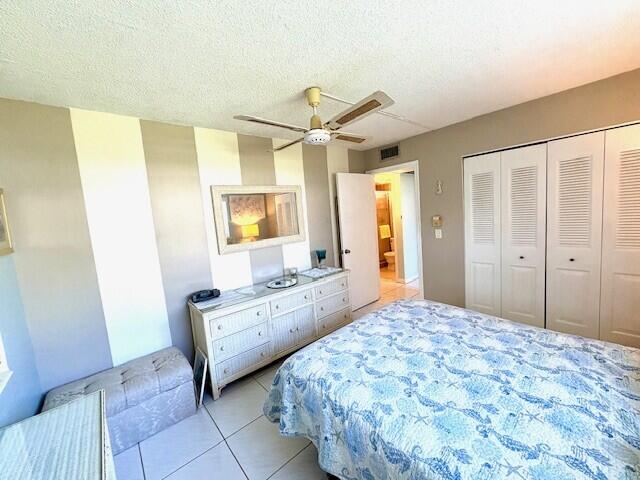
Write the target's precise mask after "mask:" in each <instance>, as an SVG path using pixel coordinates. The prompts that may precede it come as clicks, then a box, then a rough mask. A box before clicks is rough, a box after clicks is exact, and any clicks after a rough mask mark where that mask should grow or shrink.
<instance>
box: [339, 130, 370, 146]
mask: <svg viewBox="0 0 640 480" xmlns="http://www.w3.org/2000/svg"><path fill="white" fill-rule="evenodd" d="M332 135H333V138H334V139H336V140H342V141H343V142H353V143H362V142H364V141H366V140H367V138H366V137H361V136H360V135H355V134H353V133H347V132H340V131H338V132H334V133H333V134H332Z"/></svg>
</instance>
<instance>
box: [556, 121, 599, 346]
mask: <svg viewBox="0 0 640 480" xmlns="http://www.w3.org/2000/svg"><path fill="white" fill-rule="evenodd" d="M603 168H604V132H596V133H592V134H588V135H579V136H576V137H570V138H564V139H561V140H556V141H553V142H549V144H548V159H547V295H546V304H547V309H546V320H547V327H548V328H551V329H553V330H558V331H562V332H566V333H572V334H576V335H582V336H585V337H592V338H598V334H599V333H598V326H599V316H600V313H599V312H600V263H601V262H600V260H601V248H600V247H601V230H602V182H603Z"/></svg>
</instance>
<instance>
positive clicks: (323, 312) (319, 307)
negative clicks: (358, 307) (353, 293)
mask: <svg viewBox="0 0 640 480" xmlns="http://www.w3.org/2000/svg"><path fill="white" fill-rule="evenodd" d="M348 306H349V292H347V291H346V290H345V291H343V292H342V293H338V294H337V295H333V296H331V297H327V298H323V299H322V300H318V302H317V303H316V313H317V314H318V318H324V317H326V316H327V315H331V314H332V313H335V312H337V311H338V310H342V309H343V308H345V307H348Z"/></svg>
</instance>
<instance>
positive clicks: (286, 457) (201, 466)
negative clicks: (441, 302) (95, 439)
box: [115, 279, 420, 480]
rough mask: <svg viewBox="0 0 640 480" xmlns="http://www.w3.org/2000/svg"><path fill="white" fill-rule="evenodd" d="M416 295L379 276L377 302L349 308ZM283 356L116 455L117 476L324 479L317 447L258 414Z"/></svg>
mask: <svg viewBox="0 0 640 480" xmlns="http://www.w3.org/2000/svg"><path fill="white" fill-rule="evenodd" d="M419 295H420V288H419V286H418V285H417V282H414V283H411V284H406V285H403V284H399V283H396V282H394V281H392V280H386V279H381V284H380V300H378V301H377V302H375V303H372V304H370V305H367V306H365V307H363V308H361V309H360V310H356V311H355V312H353V317H354V319H355V318H359V317H361V316H362V315H364V314H366V313H369V312H372V311H374V310H376V309H378V308H380V307H382V306H383V305H385V304H387V303H390V302H392V301H394V300H398V299H403V298H414V297H416V296H419ZM281 364H282V360H280V361H278V362H276V363H274V364H272V365H270V366H268V367H266V368H264V369H262V370H259V371H258V372H256V373H255V374H254V375H250V376H247V377H246V378H244V379H242V380H238V381H236V382H234V383H233V384H231V385H229V386H228V387H226V388H225V389H224V390H223V391H222V396H221V397H220V399H219V400H217V401H215V402H214V401H213V399H212V398H211V397H207V400H206V401H205V406H204V407H203V408H201V409H200V410H199V411H198V413H197V414H196V415H194V416H192V417H190V418H187V419H186V420H183V421H182V422H180V423H178V424H176V425H174V426H172V427H170V428H168V429H166V430H164V431H162V432H160V433H158V434H157V435H154V436H153V437H151V438H148V439H147V440H144V441H143V442H141V443H140V444H138V445H136V446H134V447H132V448H130V449H129V450H127V451H125V452H122V453H120V454H119V455H117V456H116V457H115V463H116V473H117V478H118V480H160V479H165V478H166V479H170V480H178V479H180V480H186V479H188V480H200V479H214V480H217V479H219V480H236V479H241V480H246V479H249V480H266V479H271V480H285V479H286V480H316V479H317V480H326V478H327V476H326V474H325V473H324V472H323V471H322V470H320V468H319V467H318V453H317V451H316V449H315V447H314V446H313V445H312V444H311V443H310V442H309V441H308V440H306V439H303V438H285V437H281V436H280V435H279V433H278V427H277V425H276V424H272V423H271V422H269V421H268V420H267V419H266V418H265V417H264V415H263V414H262V405H263V403H264V401H265V398H266V395H267V391H268V388H269V386H270V385H271V381H272V380H273V376H274V375H275V373H276V370H277V369H278V367H279V366H280V365H281Z"/></svg>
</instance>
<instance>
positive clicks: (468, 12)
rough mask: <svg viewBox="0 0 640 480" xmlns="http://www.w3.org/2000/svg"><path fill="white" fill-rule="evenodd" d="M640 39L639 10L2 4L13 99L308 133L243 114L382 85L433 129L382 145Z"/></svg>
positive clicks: (287, 109) (0, 23) (371, 127)
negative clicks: (312, 92) (244, 118)
mask: <svg viewBox="0 0 640 480" xmlns="http://www.w3.org/2000/svg"><path fill="white" fill-rule="evenodd" d="M638 32H640V1H638V0H628V1H627V0H615V1H609V2H604V1H601V0H597V1H594V0H564V1H558V0H553V1H550V0H537V1H528V2H522V1H520V2H517V1H513V0H493V1H488V0H476V1H469V0H443V1H409V0H406V1H396V2H390V1H380V0H378V1H372V0H366V1H361V0H352V1H349V2H346V1H344V2H343V1H340V2H338V1H336V2H326V1H321V0H320V1H317V0H316V1H313V2H307V1H301V0H297V1H278V2H275V1H240V0H238V1H215V2H212V1H204V0H203V1H195V0H191V1H186V0H183V1H177V0H176V1H149V0H146V1H145V0H139V1H117V0H110V1H106V0H102V1H80V2H70V1H68V0H2V2H0V97H8V98H16V99H23V100H32V101H36V102H41V103H46V104H52V105H61V106H75V107H81V108H87V109H93V110H102V111H109V112H115V113H122V114H129V115H135V116H138V117H142V118H147V119H154V120H162V121H167V122H175V123H182V124H189V125H199V126H208V127H213V128H219V129H224V130H233V131H237V132H241V133H248V134H254V135H262V136H269V137H272V136H278V137H284V138H296V136H297V134H296V133H294V132H287V131H285V130H280V129H277V128H273V127H261V126H258V125H253V124H249V123H244V122H240V121H237V120H234V119H233V118H232V117H233V115H235V114H249V115H257V116H262V117H268V118H272V119H275V120H279V121H283V122H288V123H296V124H301V125H303V126H306V125H307V123H308V118H309V116H310V111H309V108H308V107H307V105H306V103H305V101H304V95H303V91H304V89H305V87H308V86H311V85H319V86H320V87H322V88H323V89H324V90H326V91H328V92H330V93H332V94H334V95H337V96H340V97H343V98H345V99H349V100H352V101H356V100H358V99H360V98H362V97H364V96H365V95H368V94H369V93H371V92H373V91H374V90H378V89H381V90H384V91H385V92H387V93H388V94H389V95H390V96H391V97H392V98H394V99H395V101H396V103H395V105H393V106H392V107H390V108H389V111H390V112H392V113H396V114H399V115H403V116H405V117H407V118H410V119H411V120H414V121H416V122H419V123H421V124H423V125H425V126H426V128H420V127H416V126H413V125H409V124H406V123H402V122H398V121H396V120H393V119H391V118H387V117H383V116H380V115H373V116H370V117H368V118H366V119H364V120H362V121H361V122H358V123H357V124H354V125H353V126H350V127H349V131H352V132H354V133H359V134H362V135H367V136H369V137H371V138H370V140H369V141H367V142H365V143H364V144H362V145H360V146H359V147H357V148H360V149H366V148H371V147H372V146H377V145H383V144H386V143H390V142H393V141H395V140H399V139H401V138H406V137H408V136H411V135H415V134H417V133H420V132H423V131H426V130H428V129H434V128H438V127H442V126H445V125H448V124H451V123H455V122H458V121H461V120H464V119H467V118H471V117H474V116H477V115H480V114H483V113H487V112H490V111H494V110H498V109H500V108H504V107H507V106H510V105H515V104H518V103H521V102H523V101H527V100H531V99H534V98H538V97H541V96H544V95H548V94H551V93H554V92H558V91H561V90H565V89H567V88H571V87H574V86H577V85H581V84H584V83H588V82H591V81H595V80H598V79H601V78H605V77H608V76H611V75H614V74H617V73H621V72H624V71H628V70H632V69H634V68H636V67H638V66H640V34H638ZM343 108H345V105H343V104H340V103H336V102H335V101H332V100H327V99H324V100H323V103H322V105H321V107H320V113H321V115H322V116H323V118H325V119H328V118H329V117H331V116H332V115H334V114H335V113H337V112H339V111H340V110H342V109H343ZM350 146H352V145H351V144H350Z"/></svg>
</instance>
